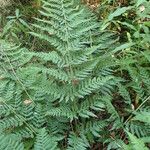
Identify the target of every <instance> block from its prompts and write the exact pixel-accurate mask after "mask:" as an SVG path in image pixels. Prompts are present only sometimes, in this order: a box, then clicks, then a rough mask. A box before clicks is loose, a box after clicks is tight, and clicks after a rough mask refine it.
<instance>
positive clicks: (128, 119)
mask: <svg viewBox="0 0 150 150" xmlns="http://www.w3.org/2000/svg"><path fill="white" fill-rule="evenodd" d="M149 99H150V96H148V97H147V98H146V99H145V100H144V101H143V102H142V103H141V104H140V105H139V106H138V107H137V109H136V110H135V112H136V111H138V110H139V109H140V108H141V107H142V106H143V105H144V104H145V103H146V102H147V101H148V100H149ZM132 116H133V115H132V114H131V115H130V116H129V117H128V118H127V120H126V121H125V122H124V124H126V123H128V122H129V121H130V119H131V118H132Z"/></svg>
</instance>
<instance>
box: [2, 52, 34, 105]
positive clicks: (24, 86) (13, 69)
mask: <svg viewBox="0 0 150 150" xmlns="http://www.w3.org/2000/svg"><path fill="white" fill-rule="evenodd" d="M2 52H3V53H4V51H2ZM4 55H5V56H6V58H7V60H8V63H9V65H10V67H11V70H12V72H13V74H14V76H15V77H16V79H17V80H18V82H19V83H20V85H21V86H22V88H23V90H24V91H25V93H26V94H27V96H28V97H29V99H30V100H31V101H32V102H33V104H35V102H34V101H33V99H32V97H31V96H30V94H29V93H28V91H27V90H26V88H25V86H24V85H23V83H22V82H21V81H20V79H19V77H18V76H17V74H16V72H15V70H14V69H13V66H12V64H11V61H10V59H9V57H8V56H7V54H4Z"/></svg>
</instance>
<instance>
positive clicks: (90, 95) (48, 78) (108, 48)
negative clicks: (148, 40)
mask: <svg viewBox="0 0 150 150" xmlns="http://www.w3.org/2000/svg"><path fill="white" fill-rule="evenodd" d="M39 13H40V14H39V17H35V18H34V21H33V22H34V23H32V26H31V27H29V26H28V24H25V23H24V22H22V23H23V24H24V25H25V26H26V27H27V28H28V31H29V30H30V32H29V33H28V34H29V35H28V36H30V38H31V39H34V40H33V41H34V42H35V43H36V44H37V45H36V44H35V43H34V44H33V46H32V47H31V48H29V44H27V45H28V46H27V47H28V48H25V46H26V44H25V42H22V43H23V45H22V44H20V45H19V44H18V41H17V42H16V43H17V44H14V43H13V42H14V41H13V39H14V38H12V39H11V38H9V39H11V40H9V41H8V38H5V39H3V40H0V133H1V135H0V150H1V149H5V150H9V149H14V150H24V149H25V150H30V149H33V150H41V149H44V150H88V149H95V148H93V147H94V146H95V145H96V146H97V143H103V145H99V147H98V148H101V147H102V148H104V147H105V146H104V145H107V149H108V150H109V149H118V150H122V149H125V150H130V149H131V150H132V149H135V150H138V149H139V150H140V149H145V150H147V149H148V148H147V147H146V146H147V145H146V144H147V143H148V142H149V140H148V139H149V138H148V137H149V136H150V128H149V124H150V119H149V112H150V111H149V110H150V108H149V107H144V105H145V103H146V102H147V101H148V99H149V92H148V91H149V89H150V83H149V68H148V65H149V59H150V55H149V52H148V51H146V52H145V51H143V52H141V54H140V57H139V59H140V61H139V63H138V62H137V61H136V55H134V56H133V55H128V53H127V54H125V55H123V56H122V54H121V56H122V59H120V57H117V56H116V55H117V54H116V53H117V52H119V51H120V50H122V46H120V47H119V46H118V44H119V38H118V35H117V34H116V33H117V32H111V31H104V30H101V27H100V25H103V22H98V20H97V17H96V16H95V14H94V13H93V12H91V10H89V9H88V8H87V7H85V6H82V5H81V6H80V2H79V1H78V0H72V1H70V0H45V1H44V0H43V1H42V8H41V9H40V10H39ZM17 21H18V20H17ZM14 32H15V31H12V33H11V34H12V35H15V33H14ZM7 34H9V33H7ZM9 37H11V36H9ZM3 38H4V37H3ZM6 39H7V41H6ZM20 43H21V42H20ZM131 43H132V44H131ZM131 43H130V45H131V48H132V46H133V47H134V45H135V44H134V42H131ZM40 45H42V46H40ZM43 45H44V46H43ZM117 46H118V47H117ZM123 46H124V45H123ZM116 47H117V48H116ZM132 58H134V59H133V61H132ZM128 60H130V61H129V62H128ZM124 61H125V64H126V65H124ZM127 62H128V63H127ZM135 62H136V63H138V65H137V64H136V63H135ZM141 62H142V63H141ZM116 68H117V69H116ZM114 69H116V71H114ZM120 72H121V73H122V72H127V76H128V77H130V79H126V78H124V77H122V75H120V74H121V73H120ZM118 76H121V77H118ZM135 77H136V78H135ZM129 91H131V92H129ZM116 93H118V94H116ZM135 93H136V94H135ZM135 95H136V96H135ZM132 97H134V98H135V100H134V98H132ZM118 99H119V100H120V103H121V101H122V103H123V104H121V106H122V107H126V108H127V110H123V111H124V112H123V113H125V114H121V112H120V109H118V108H117V106H116V105H117V103H118V102H116V101H118ZM118 105H119V104H118ZM133 106H134V107H136V108H132V107H133ZM119 107H120V106H119ZM143 116H145V117H143ZM127 139H128V143H127V142H126V141H127Z"/></svg>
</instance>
